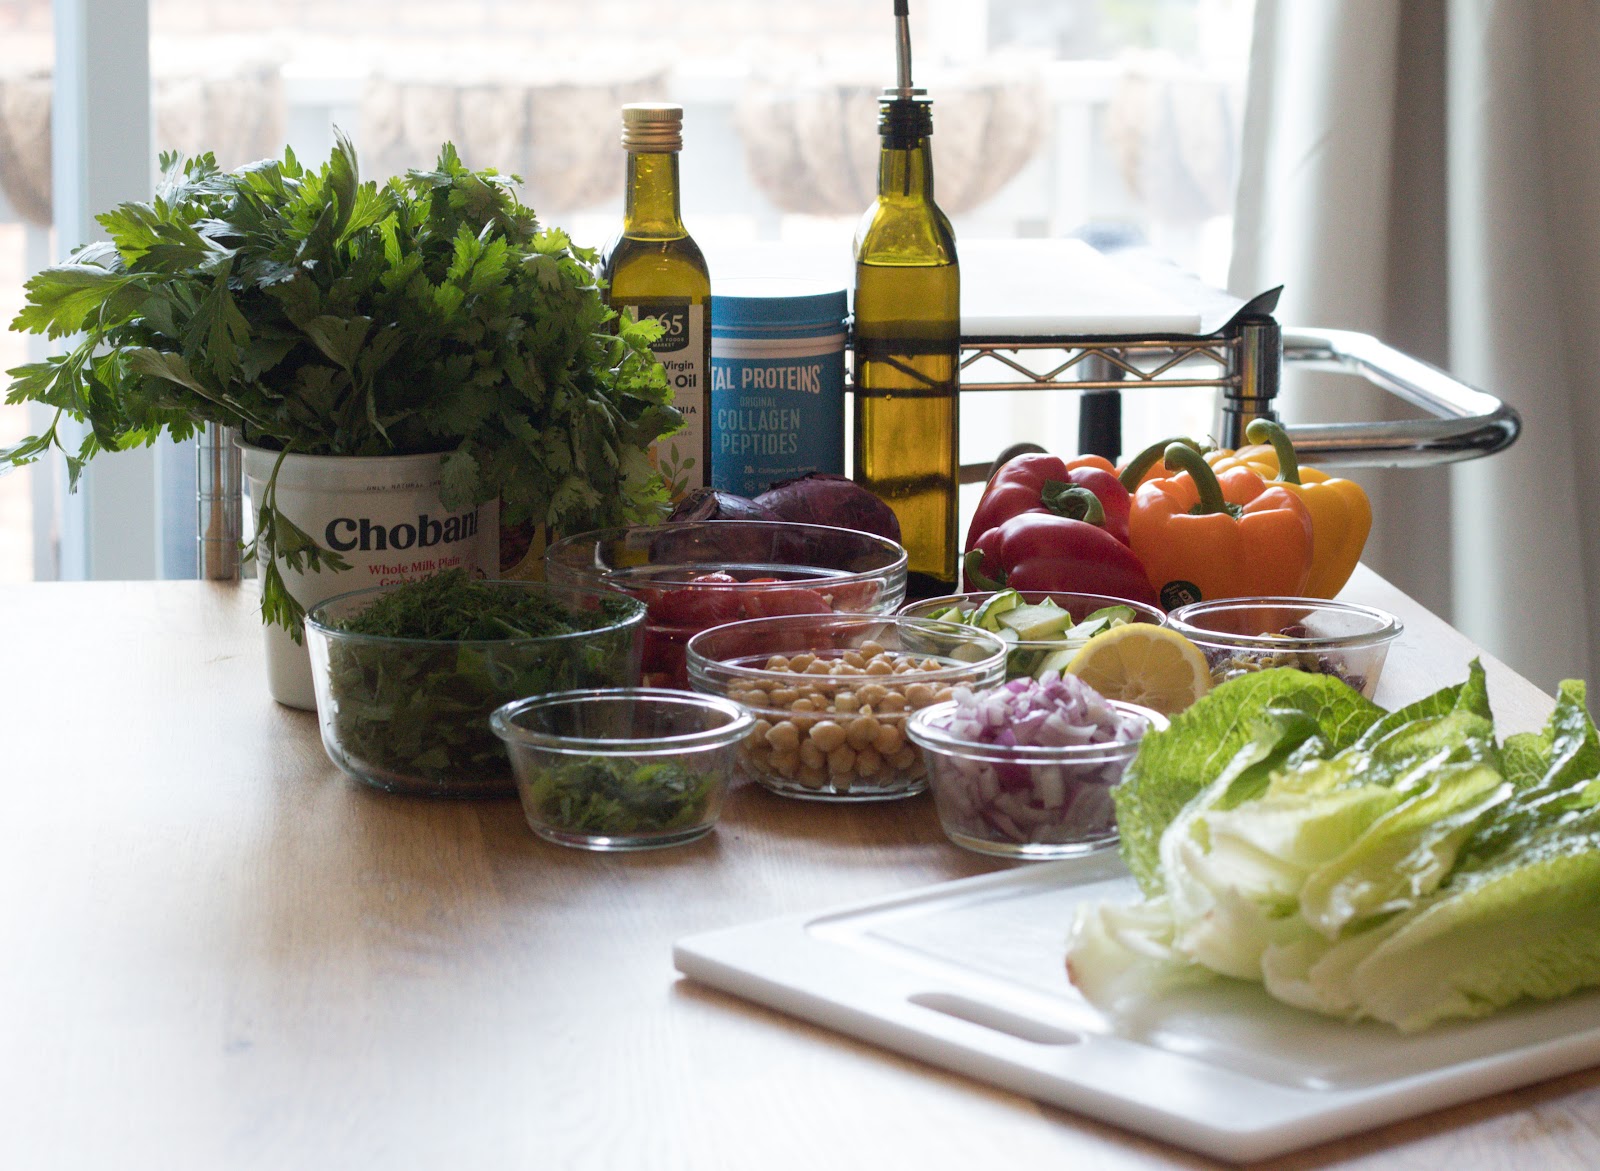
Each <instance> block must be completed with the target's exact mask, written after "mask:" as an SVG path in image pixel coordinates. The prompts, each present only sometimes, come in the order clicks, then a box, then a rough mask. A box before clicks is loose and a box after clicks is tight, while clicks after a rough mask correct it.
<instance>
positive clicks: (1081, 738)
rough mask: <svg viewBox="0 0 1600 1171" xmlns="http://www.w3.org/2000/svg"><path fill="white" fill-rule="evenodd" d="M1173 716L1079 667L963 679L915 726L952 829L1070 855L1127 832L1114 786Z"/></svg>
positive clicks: (981, 845)
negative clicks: (966, 682) (1124, 695)
mask: <svg viewBox="0 0 1600 1171" xmlns="http://www.w3.org/2000/svg"><path fill="white" fill-rule="evenodd" d="M1166 726H1167V720H1166V717H1164V716H1162V715H1161V714H1160V713H1158V712H1154V711H1151V710H1150V709H1149V708H1143V707H1139V706H1138V705H1137V704H1131V703H1123V702H1122V701H1120V700H1114V699H1106V698H1105V697H1103V696H1101V695H1100V694H1099V693H1098V692H1096V691H1095V690H1094V689H1093V688H1091V687H1089V686H1088V684H1086V683H1084V682H1083V681H1082V680H1080V679H1078V678H1077V677H1076V676H1073V675H1066V676H1052V677H1050V678H1048V679H1045V680H1042V681H1041V680H1036V679H1013V680H1012V681H1011V682H1009V683H1006V684H1003V685H1002V686H999V687H991V688H988V689H986V690H982V691H973V690H971V689H969V688H964V687H963V688H957V689H956V691H955V693H954V698H952V699H951V700H949V701H948V702H946V703H941V704H937V705H935V706H933V707H927V708H923V709H922V710H921V711H918V712H916V713H915V714H914V715H913V716H912V717H911V720H910V721H909V722H908V723H907V726H906V735H907V736H908V737H909V738H910V739H911V740H912V741H913V742H914V743H915V744H916V745H917V746H918V747H920V748H921V749H922V754H923V757H924V759H925V761H926V763H927V768H928V787H929V788H930V789H931V790H932V792H933V799H934V804H935V806H936V807H937V808H938V811H939V822H940V824H941V825H942V826H943V827H944V832H945V834H946V835H947V836H948V837H949V838H950V840H951V841H953V842H954V843H955V844H956V845H958V846H964V847H965V848H967V849H969V850H976V851H977V852H979V853H981V854H993V855H998V856H1000V857H1005V858H1030V859H1044V858H1064V857H1069V856H1071V855H1074V854H1084V853H1088V852H1089V851H1091V850H1097V849H1100V848H1102V847H1104V846H1108V845H1110V844H1112V843H1113V842H1115V841H1116V840H1117V821H1116V810H1115V809H1114V807H1113V805H1112V800H1111V791H1112V789H1114V788H1115V787H1116V786H1117V784H1118V783H1119V782H1121V780H1122V772H1123V769H1125V768H1126V767H1127V765H1128V762H1129V761H1130V760H1132V759H1133V757H1134V754H1135V753H1137V752H1138V751H1139V742H1140V740H1141V739H1142V738H1143V736H1144V734H1145V733H1146V732H1148V731H1150V730H1152V729H1161V728H1165V727H1166Z"/></svg>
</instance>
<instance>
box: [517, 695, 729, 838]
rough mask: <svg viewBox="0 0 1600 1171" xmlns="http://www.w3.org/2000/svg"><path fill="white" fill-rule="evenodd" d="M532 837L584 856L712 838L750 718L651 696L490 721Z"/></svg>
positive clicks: (566, 701) (722, 704) (710, 699)
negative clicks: (513, 772) (503, 747)
mask: <svg viewBox="0 0 1600 1171" xmlns="http://www.w3.org/2000/svg"><path fill="white" fill-rule="evenodd" d="M490 723H491V724H492V726H493V728H494V732H495V735H497V736H499V737H500V738H501V739H502V740H504V741H505V743H506V749H507V751H508V752H509V753H510V755H511V765H512V767H513V768H514V769H515V770H516V775H517V794H518V796H520V797H521V798H522V812H523V814H524V816H526V817H527V819H528V825H529V827H530V828H532V830H533V832H534V833H536V834H538V835H539V836H540V837H541V838H544V839H545V840H546V841H550V842H556V843H557V844H559V845H563V846H576V847H578V848H580V849H585V850H647V849H654V848H656V847H658V846H676V845H680V844H681V843H683V842H692V841H694V840H695V839H696V838H702V837H704V836H705V835H706V834H708V833H710V832H711V827H712V826H713V825H715V824H716V820H717V814H718V813H720V812H721V811H722V800H723V798H724V797H725V796H726V795H727V792H728V782H729V779H730V778H731V776H732V772H733V758H734V753H735V752H736V751H737V749H738V745H739V742H740V741H741V740H743V739H744V738H745V737H746V736H747V735H749V732H750V728H751V726H752V725H753V724H754V723H755V719H754V717H752V716H750V715H749V714H748V713H747V712H745V711H743V710H742V709H741V708H740V707H739V705H738V704H736V703H733V702H731V701H729V700H726V699H719V698H716V697H714V696H705V695H695V694H693V693H691V692H687V691H668V690H665V689H661V688H653V687H618V688H604V689H599V690H593V691H565V692H560V693H558V694H556V695H544V696H536V697H534V698H532V699H523V700H518V701H517V702H515V703H509V704H506V705H505V706H504V707H502V708H500V709H499V710H498V711H496V712H495V713H494V715H493V716H492V717H491V718H490Z"/></svg>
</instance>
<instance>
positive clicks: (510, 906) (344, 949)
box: [0, 571, 1600, 1171]
mask: <svg viewBox="0 0 1600 1171" xmlns="http://www.w3.org/2000/svg"><path fill="white" fill-rule="evenodd" d="M1347 593H1348V595H1349V596H1353V597H1355V598H1357V599H1358V600H1364V601H1368V602H1371V603H1373V604H1376V605H1379V606H1381V607H1383V608H1384V609H1387V610H1390V611H1393V612H1395V613H1397V614H1399V615H1400V616H1401V617H1402V618H1403V619H1404V620H1405V622H1406V632H1405V634H1404V635H1403V636H1402V639H1401V641H1400V642H1399V643H1398V644H1397V645H1396V646H1395V648H1394V650H1393V651H1392V652H1391V654H1390V658H1389V663H1388V666H1387V668H1386V670H1385V674H1384V678H1383V682H1382V687H1381V690H1380V693H1379V696H1378V698H1379V700H1380V701H1381V702H1384V703H1385V704H1386V705H1387V706H1393V705H1395V704H1397V703H1401V702H1405V701H1407V700H1410V699H1413V698H1415V697H1417V696H1419V695H1422V694H1425V693H1426V692H1428V691H1430V690H1432V689H1434V688H1435V687H1437V686H1439V685H1442V684H1444V683H1447V682H1453V681H1455V680H1457V679H1459V678H1461V677H1462V676H1463V675H1464V673H1465V665H1466V662H1467V660H1468V659H1469V658H1470V657H1471V655H1472V654H1473V653H1474V651H1473V648H1472V646H1471V644H1470V643H1468V642H1467V640H1466V639H1465V638H1463V637H1462V636H1461V635H1460V634H1458V633H1456V632H1454V631H1453V630H1451V629H1450V628H1449V627H1447V626H1446V625H1445V624H1444V623H1442V622H1440V621H1439V620H1438V619H1436V618H1434V617H1432V616H1431V615H1429V614H1427V613H1426V612H1424V611H1422V610H1421V609H1420V608H1419V607H1418V606H1417V605H1416V604H1415V603H1413V602H1412V601H1410V599H1408V598H1405V597H1404V596H1403V595H1401V594H1399V593H1398V592H1396V591H1395V590H1393V589H1392V588H1391V587H1390V586H1388V585H1387V584H1385V583H1384V582H1382V581H1381V580H1379V579H1377V578H1376V577H1374V576H1372V575H1371V574H1369V573H1366V572H1365V571H1363V572H1362V574H1361V576H1360V577H1358V578H1357V580H1356V581H1355V582H1354V583H1353V585H1352V587H1351V589H1350V590H1349V591H1347ZM254 606H255V599H254V591H253V590H252V589H251V588H249V587H248V586H246V587H235V586H225V585H215V584H207V583H200V582H165V583H91V584H51V585H31V586H16V587H5V588H0V639H3V645H4V646H5V647H6V648H7V650H8V651H9V655H8V658H9V661H10V664H11V667H10V669H9V670H7V671H6V672H5V673H4V675H3V677H0V778H4V781H5V801H6V807H5V815H4V817H3V818H0V944H3V948H4V961H3V963H0V1054H3V1055H4V1056H3V1060H0V1166H4V1167H7V1168H19V1169H22V1168H27V1169H33V1168H53V1167H70V1168H77V1167H85V1168H90V1167H92V1168H97V1169H98V1168H117V1169H118V1171H130V1169H135V1168H147V1167H148V1168H161V1169H162V1171H173V1169H177V1168H208V1169H209V1168H244V1167H248V1168H256V1167H261V1168H296V1169H305V1168H318V1167H330V1168H341V1169H342V1168H366V1167H374V1168H384V1169H386V1171H392V1169H395V1168H405V1167H463V1168H464V1167H486V1166H491V1165H495V1166H501V1165H504V1166H538V1167H551V1168H558V1167H559V1168H589V1167H593V1168H624V1169H628V1171H633V1169H644V1168H686V1169H693V1171H716V1169H722V1168H727V1169H729V1171H734V1169H737V1171H746V1169H750V1168H761V1169H762V1171H779V1169H786V1168H806V1169H814V1168H828V1169H829V1171H846V1169H849V1168H871V1169H872V1171H882V1169H883V1168H895V1167H916V1168H918V1169H919V1171H921V1169H924V1168H926V1169H935V1168H962V1169H963V1171H968V1169H971V1168H975V1167H1024V1166H1051V1167H1083V1168H1107V1169H1113V1171H1115V1169H1121V1168H1152V1167H1186V1168H1192V1167H1209V1166H1213V1165H1214V1164H1212V1163H1211V1162H1210V1161H1209V1160H1206V1159H1203V1158H1200V1157H1197V1156H1193V1155H1190V1154H1187V1153H1185V1152H1182V1151H1179V1150H1176V1149H1174V1148H1171V1147H1167V1146H1164V1145H1162V1144H1160V1143H1157V1142H1154V1141H1151V1140H1146V1139H1143V1138H1140V1137H1137V1136H1134V1135H1130V1134H1127V1133H1124V1132H1122V1131H1119V1130H1117V1129H1115V1128H1112V1127H1109V1126H1105V1125H1102V1124H1099V1123H1096V1122H1091V1121H1087V1120H1085V1119H1082V1118H1079V1117H1077V1116H1075V1115H1072V1114H1070V1113H1067V1112H1065V1111H1062V1110H1057V1109H1054V1108H1051V1107H1045V1106H1040V1105H1037V1104H1035V1103H1032V1102H1029V1101H1027V1100H1026V1099H1023V1098H1020V1097H1017V1096H1015V1095H1012V1094H1009V1093H1005V1092H1001V1091H998V1090H995V1089H992V1088H990V1087H988V1086H986V1085H983V1084H981V1083H979V1082H976V1081H971V1080H967V1079H965V1078H962V1077H960V1076H956V1075H953V1074H949V1073H946V1072H944V1071H942V1070H939V1069H935V1068H932V1067H929V1066H925V1065H922V1064H919V1063H917V1062H914V1061H910V1060H907V1059H903V1058H901V1057H898V1056H895V1055H894V1054H891V1053H888V1052H886V1051H882V1050H879V1049H876V1048H873V1047H871V1046H868V1045H864V1044H859V1043H856V1042H854V1041H852V1040H849V1039H847V1038H844V1037H840V1036H837V1035H834V1034H832V1033H828V1032H825V1031H823V1030H820V1029H817V1028H813V1027H811V1026H809V1025H806V1024H803V1023H800V1022H797V1021H794V1020H791V1019H788V1018H786V1017H783V1016H781V1015H779V1014H777V1013H774V1012H770V1011H767V1010H765V1009H763V1008H760V1007H757V1006H753V1005H750V1004H746V1003H744V1002H741V1001H739V1000H736V999H734V998H731V997H728V996H725V995H722V994H720V993H717V992H713V991H710V990H706V989H703V988H701V987H699V986H696V985H694V984H691V983H689V982H687V981H685V980H683V979H681V978H679V977H678V976H677V975H676V973H675V972H674V971H673V968H672V962H671V945H672V942H673V940H675V939H677V938H679V937H681V936H684V935H687V934H690V933H693V932H698V931H704V930H708V929H711V928H716V927H722V926H729V925H734V924H739V923H746V922H750V921H753V920H758V919H763V918H767V917H770V916H773V915H778V914H783V913H785V912H791V911H804V910H810V909H818V908H823V907H827V906H829V905H831V904H835V903H841V902H848V901H853V900H858V899H864V898H871V897H873V896H876V895H882V894H887V893H890V892H895V891H902V890H906V889H909V888H913V887H917V886H922V885H926V884H929V883H934V882H940V881H944V880H947V879H952V878H960V877H964V876H967V875H972V874H978V873H981V872H984V871H988V870H993V869H997V868H1000V867H1001V866H1004V865H1005V864H1004V863H998V862H996V861H994V860H991V859H987V858H983V857H980V856H978V855H975V854H969V853H966V852H964V851H962V850H960V849H957V848H956V847H954V846H952V845H950V844H948V843H947V842H946V841H945V840H944V838H943V836H942V835H941V833H940V831H939V828H938V824H937V821H936V820H935V817H934V812H933V808H932V804H931V802H930V801H928V800H926V799H915V800H910V801H903V802H896V803H890V804H882V805H868V806H858V807H829V806H823V805H817V804H814V803H808V802H795V801H788V800H784V799H782V798H779V797H774V796H772V795H770V794H767V793H766V792H764V791H762V790H759V789H757V788H755V787H754V786H744V787H741V788H739V789H737V790H736V791H735V793H734V795H733V796H732V798H731V799H730V803H729V806H728V808H727V809H726V811H725V813H724V816H723V819H722V822H721V824H720V825H719V827H718V829H717V831H716V833H715V834H714V835H712V836H711V837H710V838H708V839H705V840H703V841H701V842H699V843H696V844H694V845H691V846H686V847H681V848H677V849H671V850H664V851H659V852H654V853H642V854H634V855H602V854H589V853H584V852H580V851H575V850H566V849H563V848H561V847H558V846H552V845H547V844H544V843H542V842H540V841H539V840H538V839H536V838H535V837H534V836H533V835H532V834H531V833H530V832H529V831H528V829H527V826H526V825H525V824H524V823H523V820H522V815H521V810H520V808H519V807H518V805H517V804H516V802H514V801H497V802H489V803H454V802H439V801H426V800H416V799H407V798H400V797H393V796H387V795H384V794H381V793H378V792H375V791H373V790H370V789H366V788H364V787H362V786H361V785H359V784H357V783H356V782H353V781H351V780H350V779H349V778H347V777H345V776H344V775H343V774H341V773H340V772H339V771H338V770H337V769H335V768H334V767H333V766H332V765H331V764H330V763H329V762H328V760H327V759H326V757H325V756H324V755H323V751H322V747H321V744H320V742H319V740H318V737H317V731H316V725H315V720H314V718H313V717H312V716H311V715H309V714H307V713H302V712H295V711H290V710H288V709H285V708H281V707H279V706H277V705H276V704H274V703H273V702H272V701H271V700H270V699H269V698H268V696H267V692H266V685H265V680H264V671H263V666H262V661H261V650H260V636H259V633H258V625H257V620H256V617H255V613H254ZM1487 665H1488V667H1489V671H1490V689H1491V695H1492V698H1493V700H1494V703H1495V706H1496V711H1497V713H1498V715H1499V720H1500V723H1501V726H1502V728H1503V729H1505V730H1518V729H1523V728H1532V727H1535V726H1537V725H1539V724H1540V723H1541V722H1542V721H1543V719H1544V716H1545V715H1546V714H1547V712H1548V710H1549V707H1550V700H1549V698H1548V697H1547V696H1545V695H1543V694H1542V693H1540V692H1539V691H1538V690H1537V689H1536V688H1534V687H1533V686H1532V685H1531V684H1529V683H1528V682H1527V681H1525V680H1523V679H1520V678H1519V677H1517V676H1516V675H1514V674H1513V673H1512V672H1510V671H1509V670H1508V669H1507V668H1505V667H1504V666H1502V665H1501V664H1499V663H1494V662H1488V663H1487ZM1262 1166H1271V1167H1281V1168H1290V1167H1293V1168H1324V1167H1364V1168H1383V1169H1385V1171H1389V1169H1402V1171H1403V1169H1407V1168H1418V1169H1420V1168H1437V1167H1444V1166H1448V1167H1451V1168H1452V1169H1453V1171H1476V1169H1480V1168H1482V1169H1488V1168H1496V1169H1499V1168H1507V1167H1529V1168H1535V1167H1536V1168H1539V1169H1540V1171H1564V1169H1568V1168H1571V1169H1573V1171H1578V1169H1584V1171H1587V1169H1590V1168H1594V1167H1600V1070H1591V1071H1587V1072H1584V1073H1580V1074H1576V1075H1572V1076H1568V1077H1564V1078H1560V1079H1557V1080H1554V1081H1551V1082H1547V1083H1544V1084H1541V1085H1537V1086H1533V1087H1530V1088H1528V1089H1525V1090H1521V1091H1517V1092H1514V1093H1510V1094H1504V1095H1500V1096H1498V1097H1495V1098H1492V1099H1488V1100H1485V1101H1482V1102H1478V1103H1475V1104H1471V1105H1467V1106H1462V1107H1459V1108H1456V1109H1452V1110H1447V1111H1443V1112H1440V1113H1437V1114H1433V1115H1429V1116H1427V1117H1424V1118H1421V1119H1417V1120H1414V1121H1411V1122H1406V1123H1402V1124H1398V1125H1393V1126H1388V1127H1385V1128H1383V1129H1381V1130H1378V1131H1375V1132H1371V1133H1368V1134H1365V1135H1362V1136H1359V1137H1356V1138H1352V1139H1349V1140H1345V1141H1341V1142H1338V1143H1333V1144H1329V1145H1326V1146H1323V1147H1319V1148H1316V1149H1314V1150H1311V1151H1308V1152H1303V1153H1301V1154H1299V1155H1295V1156H1290V1157H1287V1158H1284V1159H1279V1160H1276V1161H1274V1162H1272V1163H1271V1164H1262Z"/></svg>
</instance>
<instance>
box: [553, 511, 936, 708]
mask: <svg viewBox="0 0 1600 1171" xmlns="http://www.w3.org/2000/svg"><path fill="white" fill-rule="evenodd" d="M544 561H545V576H546V577H547V578H548V579H549V580H550V581H554V582H567V583H572V584H576V585H586V586H603V587H610V588H613V589H620V590H624V591H626V592H627V593H629V594H631V595H632V596H634V597H636V598H638V599H639V600H640V601H642V602H644V603H645V604H646V606H647V607H648V608H649V613H648V616H647V617H646V619H645V627H644V681H645V683H647V684H649V685H651V686H664V687H687V686H688V676H687V674H686V672H685V668H684V653H683V652H684V646H685V644H686V643H688V641H689V639H690V638H691V637H692V636H694V635H696V634H699V633H700V632H701V631H702V630H706V629H709V628H710V627H713V626H719V625H721V624H722V623H724V622H737V621H740V620H743V619H747V618H766V617H770V616H773V615H779V614H826V613H832V612H834V611H844V612H856V613H892V612H893V611H894V610H895V608H896V607H897V606H899V605H900V603H901V602H902V601H904V600H905V595H906V551H905V550H904V549H902V548H901V547H900V546H899V545H897V544H895V542H893V541H889V540H885V539H884V538H883V537H875V536H873V535H871V534H870V533H860V532H856V531H855V530H853V529H836V528H828V527H826V526H823V525H802V524H789V523H785V522H781V521H733V520H718V521H684V522H678V523H673V524H663V525H649V526H643V527H638V528H629V529H604V530H601V531H598V532H592V533H580V534H578V535H577V536H573V537H567V538H565V539H564V540H561V541H557V542H556V543H555V544H554V545H552V546H550V548H549V549H547V550H546V551H545V555H544ZM710 573H720V574H725V575H727V577H729V578H732V579H734V580H732V581H728V580H723V581H720V582H696V581H695V580H693V579H695V578H697V577H703V576H704V575H706V574H710Z"/></svg>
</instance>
